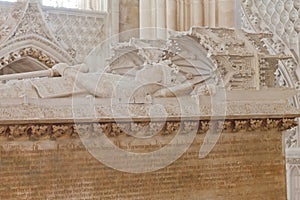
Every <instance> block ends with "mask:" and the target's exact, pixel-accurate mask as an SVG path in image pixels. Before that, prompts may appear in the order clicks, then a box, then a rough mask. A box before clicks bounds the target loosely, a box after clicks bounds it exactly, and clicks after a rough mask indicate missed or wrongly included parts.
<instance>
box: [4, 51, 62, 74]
mask: <svg viewBox="0 0 300 200" xmlns="http://www.w3.org/2000/svg"><path fill="white" fill-rule="evenodd" d="M25 57H31V58H33V59H35V60H37V61H39V62H40V63H42V64H43V65H45V66H46V67H48V68H51V67H53V66H54V65H55V64H57V63H58V61H56V60H55V59H53V58H51V57H50V56H49V55H47V53H44V52H43V51H42V50H39V49H36V48H33V47H28V48H23V49H21V50H18V51H16V52H11V53H9V54H8V55H5V56H3V57H2V58H0V69H1V68H4V67H6V66H8V65H10V64H11V63H13V62H16V61H18V60H21V59H23V58H25Z"/></svg>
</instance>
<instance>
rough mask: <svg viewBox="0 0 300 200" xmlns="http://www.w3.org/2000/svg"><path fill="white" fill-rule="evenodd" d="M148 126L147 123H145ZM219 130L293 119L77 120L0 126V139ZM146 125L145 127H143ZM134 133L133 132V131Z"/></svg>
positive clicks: (280, 127) (280, 126)
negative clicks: (96, 121) (86, 121)
mask: <svg viewBox="0 0 300 200" xmlns="http://www.w3.org/2000/svg"><path fill="white" fill-rule="evenodd" d="M148 125H149V126H148ZM212 126H213V127H214V129H215V130H222V132H223V133H232V132H251V131H272V130H276V131H284V130H287V129H290V128H293V127H295V126H297V124H296V123H295V121H294V119H289V118H281V119H247V120H226V121H225V122H223V121H207V120H204V121H202V120H201V121H200V122H199V121H182V122H178V121H174V122H130V123H126V122H123V123H106V122H104V123H101V122H100V123H79V124H75V125H74V124H25V125H0V140H8V141H11V140H13V141H18V140H45V139H50V140H57V139H64V138H77V137H78V136H79V134H84V136H85V137H94V136H97V135H99V134H105V135H107V136H109V137H118V136H121V135H124V134H125V135H128V136H130V135H131V136H132V135H135V134H138V135H139V136H141V135H142V136H144V137H146V136H152V135H156V134H157V133H158V134H159V135H161V136H167V135H174V134H177V133H178V132H179V131H180V133H181V134H188V133H189V132H191V131H192V130H195V129H197V130H198V134H205V133H206V132H207V131H208V129H210V128H211V127H212ZM145 127H147V128H145ZM133 133H134V134H133Z"/></svg>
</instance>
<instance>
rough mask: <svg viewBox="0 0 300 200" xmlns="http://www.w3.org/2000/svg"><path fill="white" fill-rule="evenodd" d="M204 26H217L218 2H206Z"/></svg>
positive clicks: (205, 0) (206, 0)
mask: <svg viewBox="0 0 300 200" xmlns="http://www.w3.org/2000/svg"><path fill="white" fill-rule="evenodd" d="M204 25H205V26H209V27H215V26H216V1H215V0H204Z"/></svg>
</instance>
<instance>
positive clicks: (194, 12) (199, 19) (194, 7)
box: [191, 0, 204, 26]
mask: <svg viewBox="0 0 300 200" xmlns="http://www.w3.org/2000/svg"><path fill="white" fill-rule="evenodd" d="M203 14H204V9H203V0H192V1H191V20H192V21H191V26H203V16H204V15H203Z"/></svg>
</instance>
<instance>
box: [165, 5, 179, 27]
mask: <svg viewBox="0 0 300 200" xmlns="http://www.w3.org/2000/svg"><path fill="white" fill-rule="evenodd" d="M166 9H167V28H168V29H172V30H177V1H176V0H167V8H166Z"/></svg>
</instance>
